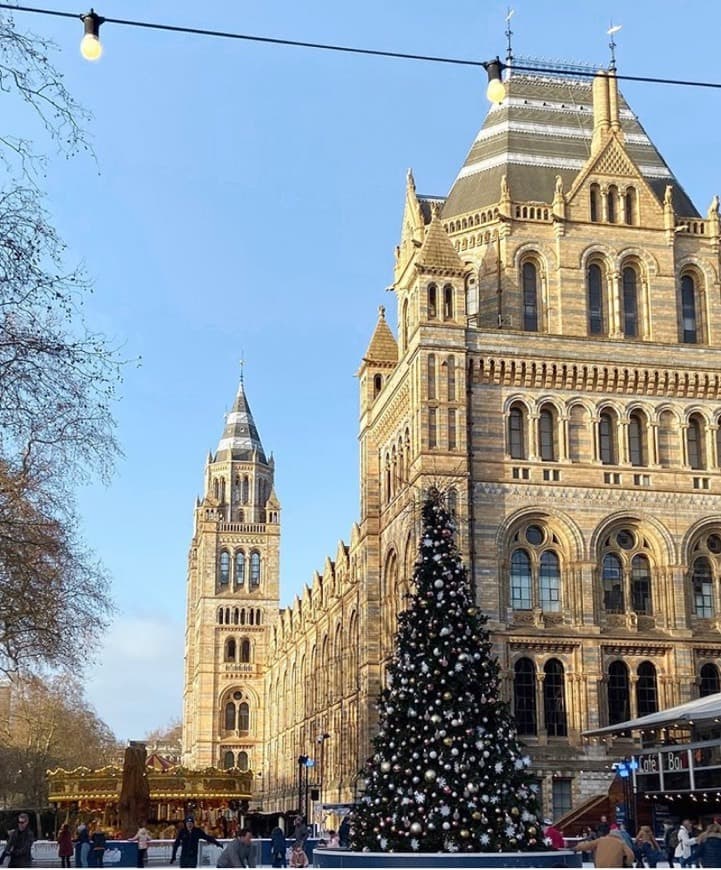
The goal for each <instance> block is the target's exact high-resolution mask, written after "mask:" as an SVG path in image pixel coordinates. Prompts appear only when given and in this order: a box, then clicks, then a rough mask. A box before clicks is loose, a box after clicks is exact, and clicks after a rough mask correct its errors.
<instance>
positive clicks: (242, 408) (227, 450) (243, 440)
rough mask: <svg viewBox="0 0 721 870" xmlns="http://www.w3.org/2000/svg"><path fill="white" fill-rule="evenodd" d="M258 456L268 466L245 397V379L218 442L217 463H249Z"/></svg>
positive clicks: (239, 386) (241, 380) (240, 384)
mask: <svg viewBox="0 0 721 870" xmlns="http://www.w3.org/2000/svg"><path fill="white" fill-rule="evenodd" d="M254 454H255V455H256V456H257V459H258V461H259V462H262V463H263V464H264V465H266V464H267V460H266V458H265V451H264V450H263V445H262V444H261V443H260V435H259V434H258V429H257V427H256V425H255V420H254V419H253V414H252V413H251V410H250V405H249V404H248V399H247V398H246V396H245V388H244V386H243V378H242V377H241V379H240V383H239V384H238V392H237V394H236V396H235V401H234V402H233V407H232V409H231V411H230V413H229V414H227V415H226V417H225V429H224V430H223V435H222V436H221V439H220V441H219V442H218V450H217V452H216V454H215V461H216V462H217V461H218V460H220V459H239V460H241V461H245V462H249V461H251V460H252V459H253V458H254Z"/></svg>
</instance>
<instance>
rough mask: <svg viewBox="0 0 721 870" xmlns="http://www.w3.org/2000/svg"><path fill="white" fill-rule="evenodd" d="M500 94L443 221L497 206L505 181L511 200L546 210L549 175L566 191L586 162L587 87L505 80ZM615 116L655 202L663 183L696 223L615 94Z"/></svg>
mask: <svg viewBox="0 0 721 870" xmlns="http://www.w3.org/2000/svg"><path fill="white" fill-rule="evenodd" d="M506 88H507V96H506V99H505V100H504V101H503V102H502V103H501V104H500V105H497V106H494V107H493V108H491V110H490V111H489V113H488V115H487V116H486V119H485V121H484V122H483V126H482V127H481V130H480V131H479V133H478V135H477V136H476V139H475V141H474V142H473V145H472V146H471V149H470V151H469V152H468V156H467V157H466V160H465V162H464V164H463V167H462V168H461V171H460V172H459V173H458V176H457V178H456V180H455V181H454V182H453V185H452V187H451V191H450V193H449V194H448V197H447V198H446V202H445V204H444V206H443V219H444V220H447V219H448V218H450V217H453V216H455V215H459V214H463V213H465V212H469V211H474V210H475V209H482V208H485V207H487V206H489V205H492V204H494V203H496V202H498V199H499V191H500V189H501V179H502V177H503V176H504V175H505V176H506V178H507V183H508V188H509V190H510V194H511V197H512V199H513V200H515V201H517V202H546V203H551V202H552V201H553V193H554V186H555V179H556V176H557V175H560V176H561V179H562V181H563V187H564V189H565V190H570V189H571V187H572V185H573V181H574V179H575V178H576V176H577V175H578V173H579V172H580V171H581V169H583V167H584V166H585V165H586V162H587V161H588V158H589V156H590V154H591V139H592V133H593V105H592V84H591V81H590V80H587V81H578V80H577V79H573V78H562V77H560V76H543V75H519V74H512V75H511V77H510V79H509V80H508V81H507V82H506ZM619 115H620V122H621V129H622V131H623V135H624V139H625V148H626V150H627V152H628V154H629V156H630V157H631V158H632V160H633V162H634V163H635V164H636V166H638V168H639V170H640V172H641V174H642V175H643V177H644V178H645V179H646V181H647V182H648V184H649V186H650V187H651V188H652V190H653V191H654V193H655V195H656V197H657V199H658V201H659V203H663V199H664V193H665V190H666V186H667V185H669V184H670V185H672V186H673V206H674V210H675V211H676V213H677V214H678V215H681V216H684V217H686V216H687V217H698V216H699V215H698V211H697V210H696V208H695V207H694V205H693V203H692V202H691V200H690V199H689V198H688V196H687V195H686V193H685V191H684V190H683V188H682V187H681V185H680V184H679V182H678V180H677V179H676V178H675V177H674V175H673V173H672V172H671V170H670V169H669V167H668V166H667V165H666V162H665V161H664V159H663V157H661V155H660V154H659V152H658V150H657V149H656V147H655V146H654V144H653V142H651V140H650V139H649V137H648V135H647V134H646V131H645V130H644V129H643V127H642V126H641V124H640V123H639V121H638V118H637V117H636V116H635V115H634V114H633V112H632V111H631V109H630V107H629V105H628V103H626V101H625V100H624V98H623V97H622V96H621V95H620V94H619Z"/></svg>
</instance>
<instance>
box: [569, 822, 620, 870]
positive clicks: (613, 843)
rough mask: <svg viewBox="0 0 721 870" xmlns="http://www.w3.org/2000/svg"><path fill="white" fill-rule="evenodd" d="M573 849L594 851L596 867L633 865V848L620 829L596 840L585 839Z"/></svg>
mask: <svg viewBox="0 0 721 870" xmlns="http://www.w3.org/2000/svg"><path fill="white" fill-rule="evenodd" d="M573 851H574V852H592V853H593V863H594V864H595V865H596V867H633V861H634V855H633V849H629V848H628V846H627V845H626V843H625V842H624V840H623V837H622V836H621V833H620V831H618V830H615V831H612V832H611V833H610V834H606V835H605V836H603V837H598V839H596V840H584V841H583V842H582V843H578V845H576V846H574V847H573Z"/></svg>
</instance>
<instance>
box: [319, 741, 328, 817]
mask: <svg viewBox="0 0 721 870" xmlns="http://www.w3.org/2000/svg"><path fill="white" fill-rule="evenodd" d="M329 739H330V734H328V732H327V731H324V732H323V733H322V734H319V735H318V736H317V737H316V743H317V744H318V746H319V747H320V768H319V772H318V806H319V807H320V808H321V812H322V811H323V786H324V785H325V742H326V740H329Z"/></svg>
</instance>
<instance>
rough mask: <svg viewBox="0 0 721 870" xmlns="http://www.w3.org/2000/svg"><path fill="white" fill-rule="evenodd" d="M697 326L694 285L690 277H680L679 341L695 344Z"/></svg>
mask: <svg viewBox="0 0 721 870" xmlns="http://www.w3.org/2000/svg"><path fill="white" fill-rule="evenodd" d="M697 340H698V324H697V322H696V284H695V281H694V279H693V276H692V275H682V276H681V341H682V342H683V343H684V344H696V342H697Z"/></svg>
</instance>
